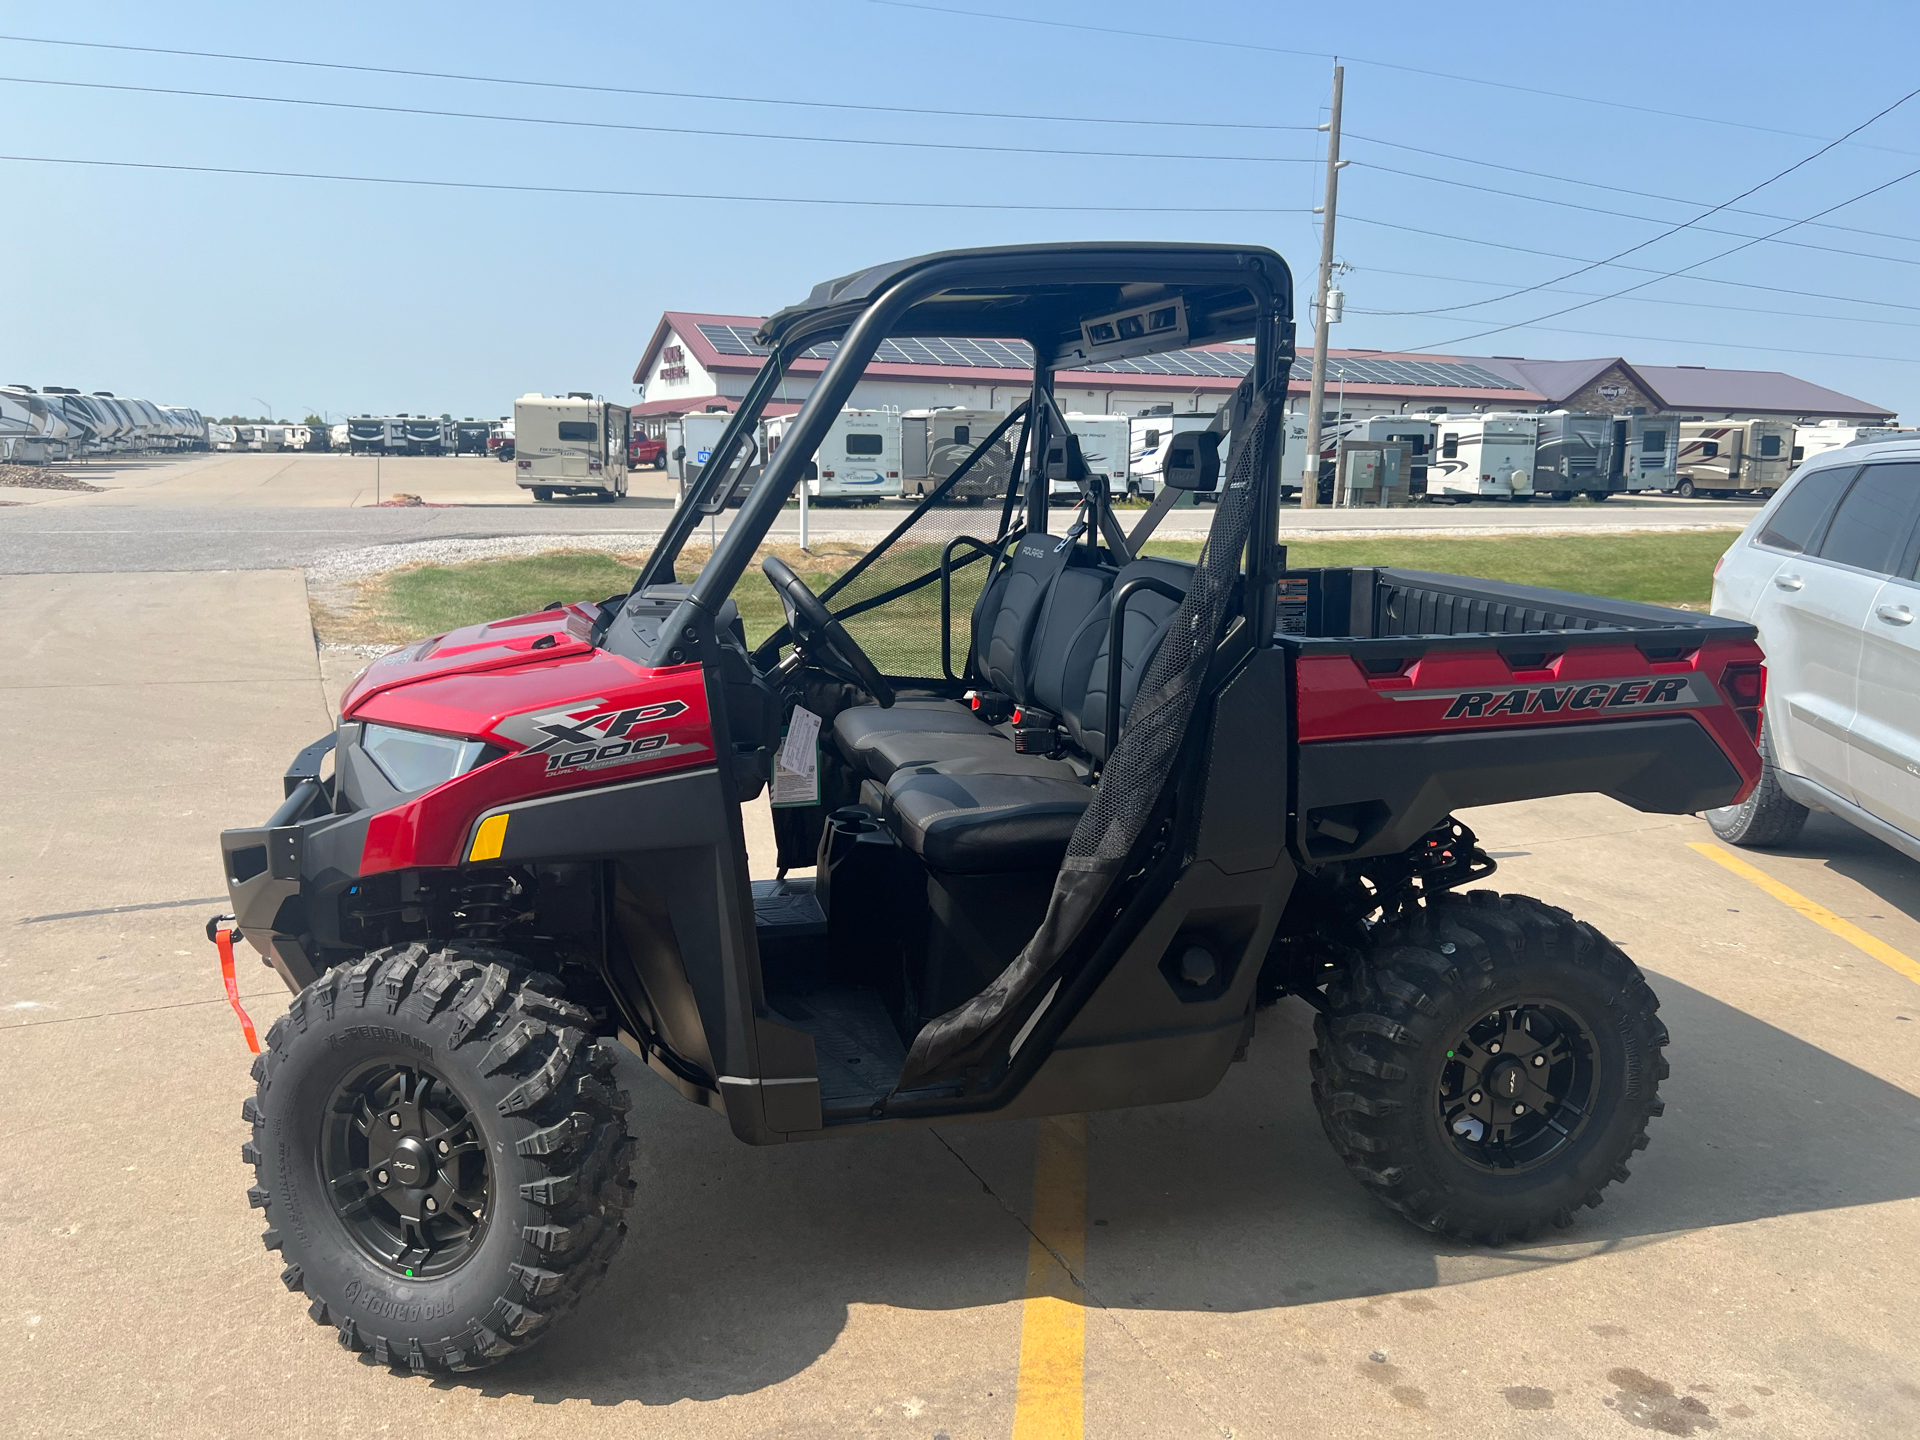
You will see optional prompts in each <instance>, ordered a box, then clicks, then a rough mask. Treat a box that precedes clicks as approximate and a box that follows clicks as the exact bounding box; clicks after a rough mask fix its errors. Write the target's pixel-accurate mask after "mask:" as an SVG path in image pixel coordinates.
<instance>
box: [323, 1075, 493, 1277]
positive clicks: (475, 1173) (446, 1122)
mask: <svg viewBox="0 0 1920 1440" xmlns="http://www.w3.org/2000/svg"><path fill="white" fill-rule="evenodd" d="M320 1165H321V1175H322V1178H323V1179H324V1180H325V1182H326V1187H327V1195H328V1198H329V1199H330V1200H331V1201H332V1202H333V1209H334V1213H335V1215H337V1216H338V1217H339V1219H340V1222H341V1224H342V1225H343V1226H345V1228H346V1231H347V1233H348V1234H349V1235H351V1236H352V1237H353V1240H354V1243H355V1244H357V1245H358V1246H359V1247H360V1248H361V1249H362V1250H364V1251H365V1252H366V1253H367V1255H368V1256H369V1257H371V1258H372V1259H374V1260H375V1261H377V1262H379V1263H380V1264H381V1265H384V1266H385V1267H386V1268H387V1269H389V1270H391V1271H393V1272H394V1274H396V1275H403V1276H408V1277H411V1278H413V1279H429V1278H432V1277H434V1276H437V1275H445V1274H447V1273H448V1272H450V1271H452V1270H455V1269H458V1268H459V1267H460V1266H461V1265H462V1264H464V1263H465V1262H466V1260H467V1259H468V1258H469V1257H470V1256H471V1255H472V1254H473V1252H474V1251H475V1250H476V1249H477V1248H478V1247H479V1245H480V1242H481V1240H482V1239H483V1238H484V1236H485V1234H486V1227H487V1216H488V1212H489V1201H490V1200H491V1198H492V1196H491V1189H492V1178H493V1177H492V1173H491V1171H490V1169H489V1167H488V1165H487V1151H486V1145H485V1143H484V1142H483V1141H482V1139H481V1137H480V1132H479V1129H478V1127H477V1126H476V1125H475V1123H474V1116H473V1113H472V1111H471V1110H470V1109H469V1108H468V1107H467V1105H466V1104H465V1102H463V1101H462V1100H461V1098H460V1096H459V1095H458V1094H457V1093H456V1092H455V1091H454V1088H453V1087H452V1086H451V1085H449V1084H448V1083H447V1082H446V1080H445V1079H444V1078H443V1077H441V1076H440V1075H438V1074H436V1073H435V1072H434V1071H432V1070H430V1069H428V1068H427V1067H425V1066H423V1065H395V1064H389V1063H382V1064H376V1065H372V1066H368V1067H366V1068H365V1069H362V1070H360V1071H358V1072H356V1073H355V1074H353V1075H352V1076H350V1077H348V1078H347V1079H345V1080H343V1081H342V1082H341V1083H340V1084H339V1085H338V1086H336V1087H335V1088H334V1092H333V1098H332V1100H331V1102H330V1103H329V1104H328V1106H327V1122H326V1130H325V1135H324V1138H323V1139H322V1141H321V1156H320Z"/></svg>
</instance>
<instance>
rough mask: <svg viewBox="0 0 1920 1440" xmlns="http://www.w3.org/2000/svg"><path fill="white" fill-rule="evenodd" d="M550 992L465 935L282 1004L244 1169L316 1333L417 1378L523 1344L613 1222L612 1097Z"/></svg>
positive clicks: (258, 1069) (347, 972) (576, 1289)
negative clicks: (325, 1331)
mask: <svg viewBox="0 0 1920 1440" xmlns="http://www.w3.org/2000/svg"><path fill="white" fill-rule="evenodd" d="M560 989H561V987H560V983H559V982H558V981H556V980H554V979H552V978H551V977H549V976H547V975H544V974H541V973H539V972H536V971H532V970H528V969H525V968H522V966H521V964H520V963H518V961H517V957H515V956H513V955H511V954H509V953H508V952H506V951H503V950H497V949H493V948H490V947H487V946H483V945H476V944H466V943H456V944H454V945H451V946H448V947H446V948H441V949H433V948H430V947H429V946H427V945H420V944H415V945H407V946H400V947H395V948H392V949H386V950H377V951H374V952H373V953H371V954H369V955H367V956H366V957H365V958H364V959H362V960H360V961H358V962H357V963H355V964H353V965H351V966H346V967H342V968H340V969H337V970H332V971H329V972H328V973H327V974H325V975H322V976H321V977H320V978H319V979H318V980H315V981H314V982H313V984H311V985H309V986H308V987H307V988H306V989H305V990H303V991H302V992H301V993H300V994H299V995H298V996H296V997H295V998H294V1001H293V1004H292V1006H291V1007H290V1008H289V1009H288V1011H287V1013H286V1015H285V1016H283V1017H282V1018H281V1019H279V1020H277V1021H275V1022H274V1024H273V1027H272V1028H271V1029H270V1030H269V1031H268V1032H267V1047H266V1050H265V1052H264V1053H263V1054H261V1055H260V1057H259V1058H258V1059H256V1060H255V1061H254V1067H253V1075H254V1079H255V1081H256V1082H257V1085H258V1089H257V1090H256V1092H255V1094H254V1095H253V1097H252V1098H250V1099H248V1100H247V1101H246V1103H245V1105H244V1106H243V1107H242V1110H241V1115H242V1118H243V1119H245V1120H246V1121H247V1122H248V1123H249V1124H251V1126H252V1127H253V1134H252V1137H251V1139H249V1141H248V1142H247V1143H246V1144H245V1145H243V1146H242V1147H241V1158H242V1159H243V1160H244V1161H245V1162H246V1163H247V1164H249V1165H251V1166H252V1167H253V1170H254V1185H253V1188H252V1189H250V1190H249V1191H248V1192H247V1197H248V1200H249V1201H250V1202H251V1203H252V1204H253V1205H254V1206H255V1207H256V1208H259V1209H264V1210H265V1211H266V1218H267V1226H268V1228H267V1231H266V1233H265V1235H264V1236H263V1237H262V1238H263V1239H264V1240H265V1242H266V1246H267V1248H268V1249H269V1250H278V1251H279V1252H280V1253H281V1257H282V1259H283V1260H284V1261H285V1262H286V1268H285V1269H284V1270H283V1271H282V1272H281V1275H280V1278H281V1280H282V1281H283V1282H284V1283H285V1284H286V1287H287V1288H288V1289H289V1290H293V1291H297V1292H300V1293H304V1294H305V1295H306V1296H307V1297H308V1300H309V1304H308V1307H307V1313H308V1314H309V1315H310V1316H311V1317H312V1318H313V1320H314V1321H315V1323H317V1324H321V1325H330V1326H332V1327H333V1328H334V1329H335V1330H337V1331H338V1333H339V1338H340V1343H341V1344H342V1345H343V1346H345V1347H346V1348H347V1349H349V1350H360V1351H369V1352H371V1354H372V1357H373V1359H374V1360H376V1361H378V1362H380V1363H383V1364H388V1365H394V1366H404V1367H406V1368H408V1369H411V1370H413V1371H415V1372H421V1373H440V1372H444V1371H450V1370H473V1369H477V1368H479V1367H481V1366H484V1365H487V1364H490V1363H492V1362H493V1361H495V1360H499V1359H502V1358H504V1357H505V1356H507V1355H510V1354H512V1353H514V1352H515V1351H518V1350H521V1349H523V1348H525V1347H526V1346H527V1345H529V1344H531V1343H532V1342H533V1341H535V1340H537V1339H539V1338H540V1337H541V1336H542V1335H543V1334H545V1332H546V1330H547V1329H548V1328H549V1327H550V1326H551V1324H552V1322H553V1321H554V1320H556V1319H557V1318H558V1317H559V1316H560V1315H562V1314H564V1313H565V1312H566V1311H567V1310H569V1309H571V1308H572V1307H573V1306H574V1305H575V1304H576V1303H577V1302H578V1301H579V1299H580V1297H581V1296H582V1295H583V1294H585V1293H586V1291H587V1290H588V1289H589V1288H591V1287H592V1285H593V1284H594V1283H595V1282H596V1281H597V1280H598V1279H599V1277H600V1276H601V1275H602V1274H603V1273H604V1272H605V1270H606V1268H607V1266H608V1264H609V1263H610V1262H611V1259H612V1256H613V1252H614V1251H615V1249H617V1248H618V1246H619V1244H620V1241H621V1238H622V1236H623V1235H624V1234H625V1231H626V1227H625V1226H624V1225H623V1224H622V1223H621V1212H622V1211H623V1210H624V1208H625V1206H626V1203H627V1198H628V1194H629V1191H630V1190H631V1188H632V1182H631V1181H630V1180H629V1178H628V1164H629V1157H628V1140H627V1134H626V1124H625V1120H624V1118H623V1117H624V1115H625V1113H626V1111H627V1109H628V1106H629V1102H628V1100H627V1097H626V1096H625V1095H624V1094H623V1093H622V1092H621V1091H620V1089H619V1088H618V1086H617V1085H616V1083H615V1082H614V1078H613V1060H612V1055H611V1053H610V1051H608V1050H607V1049H605V1048H604V1047H603V1046H602V1045H601V1044H600V1043H599V1042H597V1041H595V1040H594V1039H593V1038H592V1036H591V1034H590V1033H589V1032H588V1030H587V1028H586V1027H587V1026H588V1025H589V1024H590V1023H591V1017H590V1016H589V1015H588V1014H587V1012H586V1011H584V1010H582V1009H580V1008H579V1007H578V1006H575V1005H573V1004H571V1003H569V1002H568V1001H567V1000H565V999H564V998H562V996H561V994H560Z"/></svg>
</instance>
